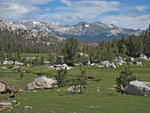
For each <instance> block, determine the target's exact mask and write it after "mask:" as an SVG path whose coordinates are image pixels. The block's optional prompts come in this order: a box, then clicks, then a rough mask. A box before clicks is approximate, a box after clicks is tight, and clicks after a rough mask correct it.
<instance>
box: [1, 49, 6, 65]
mask: <svg viewBox="0 0 150 113" xmlns="http://www.w3.org/2000/svg"><path fill="white" fill-rule="evenodd" d="M5 57H6V56H5V52H4V49H3V48H2V47H1V48H0V62H1V63H2V64H3V62H4V61H5Z"/></svg>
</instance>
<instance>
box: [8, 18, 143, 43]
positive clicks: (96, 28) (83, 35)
mask: <svg viewBox="0 0 150 113" xmlns="http://www.w3.org/2000/svg"><path fill="white" fill-rule="evenodd" d="M7 24H9V25H11V26H12V28H14V29H15V28H19V27H21V28H23V29H30V30H37V31H43V32H50V33H53V34H55V35H58V36H61V37H65V38H69V37H75V38H77V39H79V40H82V41H93V42H100V41H102V40H111V39H112V38H113V37H116V38H120V37H121V36H122V35H123V34H124V35H125V36H129V35H136V36H138V35H141V34H142V32H143V31H142V30H140V29H138V30H134V29H126V28H120V27H117V26H115V25H112V24H110V25H107V24H104V23H100V22H95V23H86V22H80V23H78V24H77V25H74V26H61V25H53V24H49V23H46V22H38V21H28V22H20V21H12V22H7Z"/></svg>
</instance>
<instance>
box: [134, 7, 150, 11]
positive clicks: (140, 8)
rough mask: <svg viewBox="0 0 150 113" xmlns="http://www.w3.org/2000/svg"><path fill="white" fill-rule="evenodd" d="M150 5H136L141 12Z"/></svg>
mask: <svg viewBox="0 0 150 113" xmlns="http://www.w3.org/2000/svg"><path fill="white" fill-rule="evenodd" d="M148 8H149V7H148V6H136V9H137V10H138V11H139V12H141V11H144V10H146V9H148Z"/></svg>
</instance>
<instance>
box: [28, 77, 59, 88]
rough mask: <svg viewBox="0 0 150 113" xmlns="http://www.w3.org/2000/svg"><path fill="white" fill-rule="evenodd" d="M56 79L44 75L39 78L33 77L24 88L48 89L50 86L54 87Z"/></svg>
mask: <svg viewBox="0 0 150 113" xmlns="http://www.w3.org/2000/svg"><path fill="white" fill-rule="evenodd" d="M56 84H57V81H56V79H54V78H47V77H46V76H42V77H39V78H35V79H34V80H33V81H31V82H30V83H29V84H27V86H26V89H28V90H31V89H49V88H52V87H56Z"/></svg>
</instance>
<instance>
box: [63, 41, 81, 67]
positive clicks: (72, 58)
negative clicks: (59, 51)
mask: <svg viewBox="0 0 150 113" xmlns="http://www.w3.org/2000/svg"><path fill="white" fill-rule="evenodd" d="M79 49H80V44H79V41H78V40H77V39H75V38H69V39H67V41H66V43H65V46H64V48H63V52H65V53H63V54H64V56H65V59H64V60H65V63H66V64H67V65H70V66H74V65H75V63H76V60H77V59H76V57H77V52H78V51H79Z"/></svg>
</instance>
